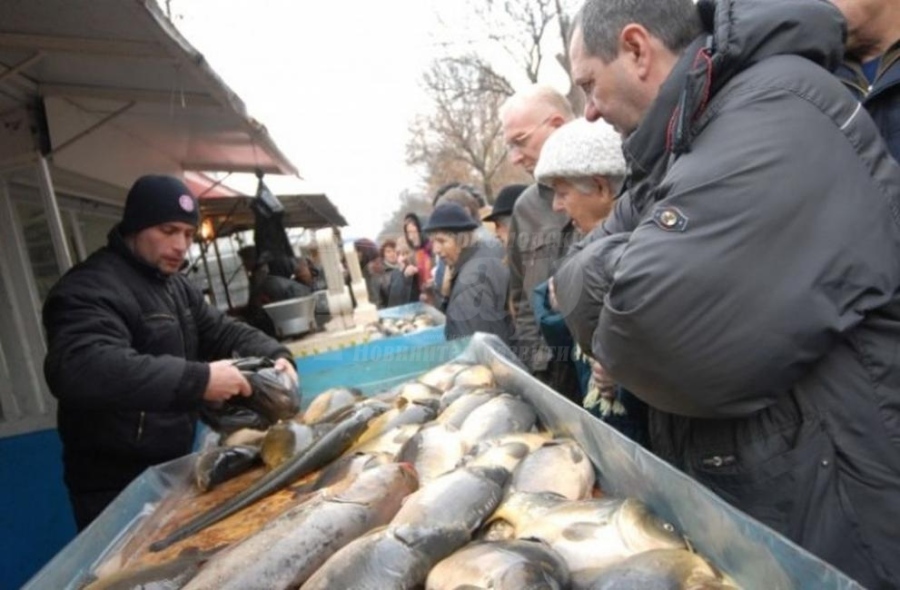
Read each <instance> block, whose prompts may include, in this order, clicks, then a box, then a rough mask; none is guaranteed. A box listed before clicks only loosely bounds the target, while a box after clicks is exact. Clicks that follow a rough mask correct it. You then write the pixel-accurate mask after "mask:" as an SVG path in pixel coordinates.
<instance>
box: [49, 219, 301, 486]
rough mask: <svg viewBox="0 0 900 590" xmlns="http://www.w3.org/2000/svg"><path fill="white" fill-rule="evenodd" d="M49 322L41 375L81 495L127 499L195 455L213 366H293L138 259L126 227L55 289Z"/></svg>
mask: <svg viewBox="0 0 900 590" xmlns="http://www.w3.org/2000/svg"><path fill="white" fill-rule="evenodd" d="M43 320H44V327H45V329H46V331H47V342H48V351H47V357H46V359H45V362H44V374H45V376H46V379H47V383H48V385H49V386H50V391H51V392H52V393H53V395H54V396H55V397H56V398H57V399H58V400H59V406H58V410H57V415H58V428H59V435H60V438H61V439H62V442H63V463H64V468H65V481H66V484H67V486H68V487H69V490H70V492H73V493H81V492H91V491H101V490H104V491H109V490H121V489H122V488H124V487H125V486H126V485H127V484H128V483H129V482H130V481H131V480H132V479H134V478H135V477H136V476H137V475H139V474H140V473H141V472H142V471H143V470H144V469H145V468H147V467H149V466H151V465H155V464H157V463H161V462H164V461H169V460H171V459H175V458H177V457H179V456H181V455H184V454H186V453H189V452H191V447H192V443H193V437H194V429H195V422H196V418H197V411H198V410H199V408H200V406H201V403H202V397H203V392H204V390H205V389H206V385H207V383H208V381H209V367H208V365H207V364H206V362H207V361H212V360H216V359H222V358H230V357H232V356H233V355H234V354H238V355H241V356H251V355H259V356H266V357H270V358H277V357H284V358H287V359H291V354H290V351H289V350H288V349H287V348H285V347H283V346H281V345H280V344H279V343H278V342H277V341H275V340H273V339H271V338H269V337H268V336H266V335H264V334H263V333H261V332H259V331H257V330H255V329H253V328H251V327H249V326H247V325H246V324H241V323H239V322H236V321H234V320H232V319H231V318H229V317H227V316H225V315H224V314H223V313H221V312H220V311H218V310H217V309H215V308H213V307H210V306H209V305H207V304H206V302H205V301H204V299H203V297H202V295H201V293H200V292H199V291H198V290H197V289H196V288H195V287H193V285H191V283H190V282H189V281H188V279H187V278H185V277H184V276H182V275H180V274H175V275H172V276H168V277H166V276H164V275H162V274H160V273H159V272H158V271H157V270H156V269H155V268H152V267H150V266H148V265H146V264H144V263H143V262H141V261H140V260H138V259H137V258H136V257H135V256H134V255H133V254H132V253H131V251H130V250H128V248H127V246H126V245H125V243H124V241H123V240H122V237H121V236H120V234H119V232H118V228H114V229H113V230H112V231H111V232H110V234H109V237H108V244H107V246H106V247H105V248H101V249H100V250H98V251H97V252H95V253H94V254H92V255H91V256H90V257H89V258H88V259H87V260H85V261H84V262H82V263H80V264H78V265H76V266H75V267H74V268H72V269H71V270H70V271H69V272H67V273H66V274H65V276H63V277H62V278H61V279H60V281H59V282H58V283H57V284H56V285H55V286H54V287H53V289H52V290H51V292H50V294H49V296H48V297H47V300H46V302H45V304H44V310H43Z"/></svg>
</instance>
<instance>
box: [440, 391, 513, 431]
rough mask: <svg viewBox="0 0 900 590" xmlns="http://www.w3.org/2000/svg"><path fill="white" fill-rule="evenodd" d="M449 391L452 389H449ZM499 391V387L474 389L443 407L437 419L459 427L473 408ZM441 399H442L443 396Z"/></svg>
mask: <svg viewBox="0 0 900 590" xmlns="http://www.w3.org/2000/svg"><path fill="white" fill-rule="evenodd" d="M454 389H455V388H454ZM450 391H453V390H452V389H451V390H450ZM500 393H502V392H501V391H500V390H499V389H476V390H474V391H472V392H470V393H467V394H465V395H462V396H460V397H458V398H457V399H456V400H455V401H454V402H452V403H451V404H450V405H448V406H447V407H446V408H444V410H443V411H442V412H441V413H440V415H439V416H438V418H437V421H438V422H442V423H444V424H452V425H453V426H455V427H456V428H460V427H462V425H463V422H465V421H466V418H468V417H469V414H471V413H472V412H473V411H474V410H475V408H478V407H480V406H482V405H484V404H486V403H487V402H488V401H490V400H491V399H493V398H495V397H497V395H499V394H500ZM441 399H442V400H443V399H444V398H441Z"/></svg>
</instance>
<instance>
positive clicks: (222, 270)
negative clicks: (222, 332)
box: [212, 238, 234, 309]
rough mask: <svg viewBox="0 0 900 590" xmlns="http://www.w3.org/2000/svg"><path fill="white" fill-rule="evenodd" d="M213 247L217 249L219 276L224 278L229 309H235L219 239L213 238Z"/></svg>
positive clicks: (223, 285)
mask: <svg viewBox="0 0 900 590" xmlns="http://www.w3.org/2000/svg"><path fill="white" fill-rule="evenodd" d="M212 243H213V249H215V251H216V261H217V262H218V263H219V276H220V277H221V278H222V288H224V289H225V301H227V302H228V309H234V306H233V305H231V294H230V293H229V292H228V280H227V279H226V278H225V267H224V266H222V254H221V253H219V240H218V239H217V238H213V241H212Z"/></svg>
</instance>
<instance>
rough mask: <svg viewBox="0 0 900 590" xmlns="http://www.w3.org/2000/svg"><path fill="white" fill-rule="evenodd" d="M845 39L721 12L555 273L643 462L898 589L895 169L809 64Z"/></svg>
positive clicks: (762, 9) (748, 10) (756, 11)
mask: <svg viewBox="0 0 900 590" xmlns="http://www.w3.org/2000/svg"><path fill="white" fill-rule="evenodd" d="M842 25H843V21H842V19H841V17H840V14H839V13H838V12H837V10H836V9H835V8H834V7H833V6H831V5H830V4H829V3H827V2H819V1H816V0H791V1H789V2H788V1H784V2H778V3H773V2H770V1H767V0H721V1H720V2H719V3H718V8H717V17H716V23H715V32H714V35H713V37H712V38H711V39H699V40H698V41H697V42H695V43H694V44H693V45H692V46H691V47H689V48H688V49H687V50H686V52H685V54H684V55H683V56H682V58H681V60H680V61H679V63H678V64H677V65H676V67H675V69H674V70H673V72H672V74H671V75H670V76H669V79H668V80H667V81H666V83H665V84H664V86H663V87H662V89H661V92H660V95H659V96H658V98H657V100H656V101H655V102H654V104H653V105H652V106H651V109H650V111H649V112H648V113H647V114H646V116H645V118H644V120H643V121H642V123H641V125H640V127H639V128H638V129H637V130H636V131H635V132H634V133H633V134H632V135H631V136H630V137H629V138H628V139H627V141H626V142H625V146H624V149H625V152H626V157H627V159H628V161H629V165H630V168H631V170H632V172H633V174H632V176H631V178H630V179H629V180H628V184H627V186H626V191H627V192H626V193H625V194H624V195H623V196H622V197H620V199H619V200H618V202H617V204H616V208H615V212H614V214H613V216H612V218H611V219H610V220H609V221H608V223H606V224H605V225H604V229H602V230H601V231H599V232H596V234H595V235H594V236H593V237H594V238H598V239H595V240H594V241H593V242H590V243H589V244H587V245H586V246H585V247H584V248H583V249H581V251H580V252H578V253H577V254H574V255H573V256H572V257H571V258H570V259H569V260H568V261H567V262H566V263H565V264H564V265H563V266H562V268H561V269H560V270H559V272H558V273H557V274H556V275H555V280H556V281H557V284H558V287H557V294H558V298H559V300H560V303H561V306H562V307H563V310H564V312H566V313H567V314H568V316H567V324H568V326H569V327H570V329H571V330H572V333H573V334H574V336H575V338H576V340H577V341H578V342H579V343H580V344H581V345H582V346H583V347H584V348H585V350H592V351H593V355H594V356H595V357H596V358H597V359H598V360H599V361H600V362H601V363H602V364H603V366H604V367H605V368H606V369H607V370H608V371H609V373H610V374H611V375H612V376H613V377H614V378H615V379H616V380H617V381H618V382H620V383H622V384H623V385H624V386H625V387H627V388H628V389H629V390H631V391H633V392H634V393H635V394H636V395H638V396H639V397H640V398H641V399H643V400H644V401H646V402H647V403H648V404H649V405H650V406H651V418H650V420H651V422H650V433H651V444H652V448H653V450H654V451H655V452H657V453H658V454H660V455H661V456H662V457H663V458H664V459H666V460H668V461H670V462H671V463H673V464H675V465H676V466H678V467H680V468H681V469H683V470H684V471H686V472H687V473H688V474H690V475H692V476H693V477H695V478H696V479H698V480H699V481H701V482H702V483H704V484H706V485H707V486H709V487H710V488H711V489H712V490H714V491H715V492H716V493H718V494H719V495H721V496H722V497H723V498H725V499H726V500H727V501H729V502H731V503H733V504H734V505H736V506H737V507H739V508H741V509H743V510H744V511H745V512H747V513H749V514H750V515H752V516H754V517H756V518H758V519H759V520H761V521H762V522H764V523H766V524H768V525H769V526H771V527H772V528H774V529H776V530H778V531H780V532H781V533H783V534H785V535H786V536H788V537H789V538H791V539H793V540H794V541H796V542H797V543H799V544H800V545H802V546H804V547H805V548H807V549H809V550H810V551H812V552H813V553H816V554H818V555H819V556H821V557H822V558H824V559H825V560H827V561H829V562H831V563H833V564H834V565H836V566H838V567H840V568H841V569H843V570H844V571H845V572H847V573H848V574H849V575H851V576H853V577H855V578H856V579H858V580H859V581H860V582H862V583H863V584H865V585H866V586H869V587H872V588H880V587H893V585H894V584H896V583H897V582H898V580H900V560H898V559H897V557H898V556H900V535H898V534H897V523H898V522H900V344H898V343H900V257H898V255H897V252H898V251H900V167H898V165H897V164H896V162H895V161H894V160H893V159H892V158H891V157H890V156H889V154H888V153H887V151H886V149H885V146H884V144H883V143H882V142H881V140H880V138H879V136H878V129H877V128H876V126H875V125H874V124H873V122H872V120H871V119H870V118H869V117H868V115H867V114H866V112H865V110H864V109H862V108H861V107H860V105H859V103H858V102H856V101H855V100H854V99H853V97H852V96H851V95H850V94H849V93H847V92H846V90H844V89H843V88H842V87H841V84H840V82H839V81H837V80H836V79H835V78H834V77H833V76H832V75H830V74H829V72H828V71H827V70H826V69H824V68H822V67H820V65H824V66H826V67H828V68H831V67H834V65H836V64H837V63H838V62H839V60H840V57H841V52H842ZM707 44H709V45H707ZM705 46H706V47H714V49H713V50H712V52H711V56H710V57H711V59H710V60H706V59H703V58H702V56H701V54H700V52H702V51H704V47H705ZM801 55H802V56H803V57H800V56H801ZM698 56H700V57H699V58H698ZM708 68H709V69H708ZM710 70H711V71H710ZM707 99H708V100H707ZM679 102H681V104H682V107H683V108H677V107H678V105H679Z"/></svg>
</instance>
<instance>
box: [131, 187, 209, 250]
mask: <svg viewBox="0 0 900 590" xmlns="http://www.w3.org/2000/svg"><path fill="white" fill-rule="evenodd" d="M171 221H181V222H183V223H189V224H190V225H193V226H194V227H197V225H199V224H200V211H199V207H198V204H197V199H196V197H194V195H192V194H191V191H190V189H189V188H188V187H187V186H185V184H184V183H183V182H181V181H180V180H178V179H177V178H173V177H171V176H155V175H148V176H141V177H140V178H138V179H137V180H136V181H135V182H134V184H133V185H132V186H131V190H129V191H128V198H127V199H126V200H125V213H124V214H123V215H122V223H120V224H119V231H120V232H121V233H122V235H123V236H127V235H129V234H133V233H137V232H139V231H141V230H142V229H146V228H148V227H153V226H154V225H159V224H161V223H168V222H171Z"/></svg>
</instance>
